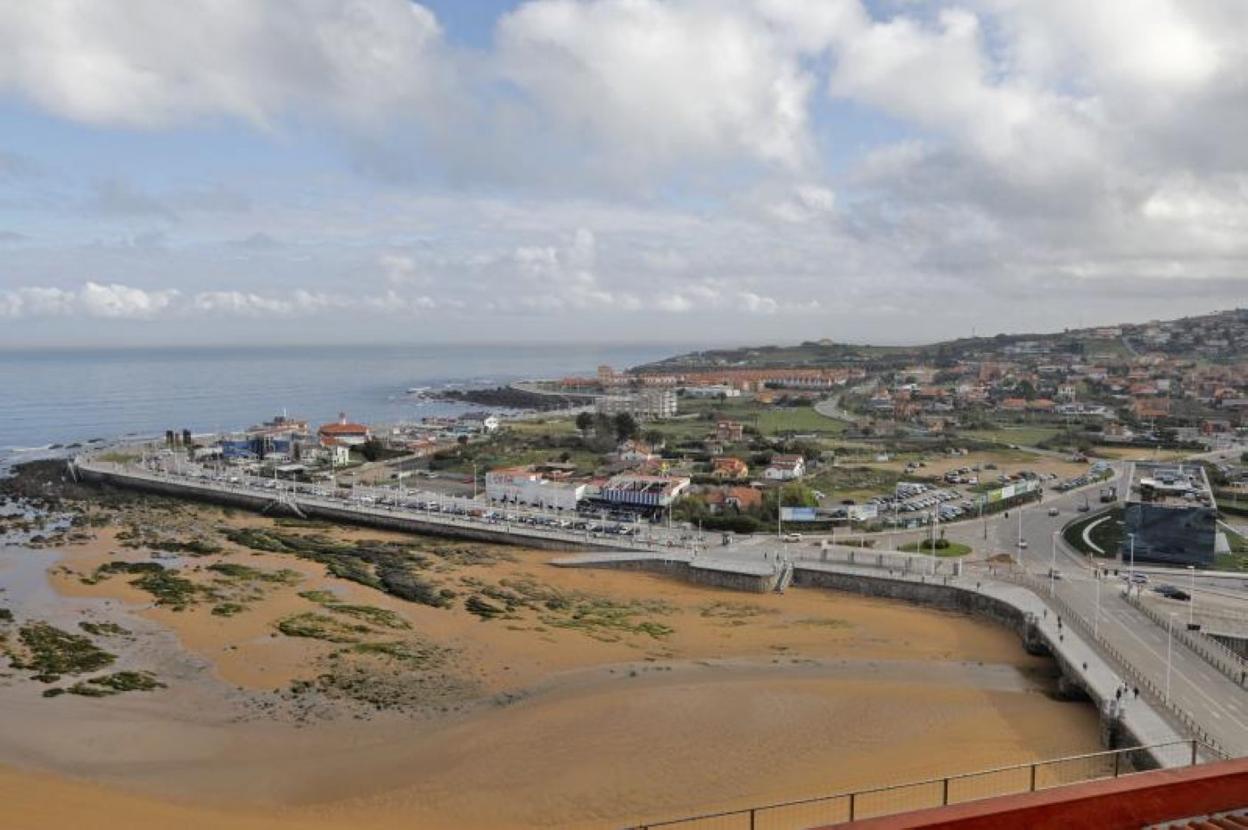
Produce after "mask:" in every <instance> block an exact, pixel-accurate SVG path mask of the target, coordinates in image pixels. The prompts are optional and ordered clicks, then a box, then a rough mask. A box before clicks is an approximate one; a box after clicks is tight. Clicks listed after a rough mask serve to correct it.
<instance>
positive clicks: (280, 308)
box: [191, 291, 294, 317]
mask: <svg viewBox="0 0 1248 830" xmlns="http://www.w3.org/2000/svg"><path fill="white" fill-rule="evenodd" d="M191 305H192V307H193V308H194V309H195V310H196V311H203V312H207V313H210V314H239V315H243V316H255V317H260V316H268V315H286V314H290V313H291V312H292V311H293V310H294V306H293V304H292V303H290V302H289V301H287V300H278V299H274V298H271V297H263V296H261V295H259V294H254V293H251V292H245V291H204V292H201V293H199V294H196V295H195V296H194V297H193V298H192V299H191Z"/></svg>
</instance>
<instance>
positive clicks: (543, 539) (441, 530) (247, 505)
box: [77, 465, 619, 552]
mask: <svg viewBox="0 0 1248 830" xmlns="http://www.w3.org/2000/svg"><path fill="white" fill-rule="evenodd" d="M77 475H78V477H79V478H80V479H82V480H83V481H87V482H91V483H95V484H101V485H110V486H115V487H122V488H125V489H128V490H138V491H141V492H146V493H152V494H154V495H160V496H168V497H171V498H177V499H188V500H192V501H200V502H205V503H208V504H218V505H221V506H223V507H235V508H240V509H243V510H249V511H252V512H254V513H269V514H273V513H278V514H285V515H291V514H292V513H293V511H292V510H291V508H290V507H287V506H281V505H279V503H278V502H277V501H276V500H275V499H273V498H267V497H265V496H262V495H259V494H256V493H250V492H244V491H236V490H220V489H217V488H212V487H206V486H197V485H195V484H193V483H189V482H179V481H164V480H160V479H153V478H150V477H147V476H137V475H130V474H127V473H124V472H117V471H111V470H105V469H99V468H95V467H88V466H85V465H79V466H78V467H77ZM299 514H300V515H302V516H306V517H307V518H309V519H325V520H327V521H331V522H341V523H344V524H353V525H359V526H362V527H373V528H377V529H379V530H391V531H397V532H399V533H414V534H420V535H424V536H440V537H443V538H449V539H465V540H468V541H474V542H488V543H490V544H499V545H518V546H520V547H526V548H536V549H539V550H550V551H561V552H581V551H592V550H599V551H618V550H619V548H618V547H617V546H614V545H611V544H603V543H600V542H596V541H594V540H591V539H587V540H579V539H578V540H576V541H571V540H564V539H556V538H550V537H548V536H542V535H539V534H537V533H523V532H517V531H518V529H514V528H513V529H511V530H508V529H503V528H498V529H495V528H491V527H483V526H481V525H478V524H469V523H467V522H454V521H449V520H446V519H441V520H439V519H429V520H426V519H422V518H419V516H416V515H412V514H396V513H390V512H387V511H382V510H370V509H364V508H357V507H348V506H346V505H344V506H341V507H339V506H335V505H328V504H324V503H321V502H319V501H305V500H302V499H301V500H300V501H299Z"/></svg>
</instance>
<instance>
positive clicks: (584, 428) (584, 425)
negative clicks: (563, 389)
mask: <svg viewBox="0 0 1248 830" xmlns="http://www.w3.org/2000/svg"><path fill="white" fill-rule="evenodd" d="M593 426H594V413H592V412H582V413H581V414H580V415H577V416H576V428H577V429H579V430H580V431H581V432H589V431H590V429H592V428H593Z"/></svg>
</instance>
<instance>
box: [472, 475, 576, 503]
mask: <svg viewBox="0 0 1248 830" xmlns="http://www.w3.org/2000/svg"><path fill="white" fill-rule="evenodd" d="M485 497H486V499H488V500H489V501H491V502H499V503H502V504H527V505H529V506H531V507H541V508H553V509H555V510H575V509H576V505H577V503H578V502H580V500H581V499H583V498H584V497H585V485H584V484H576V483H573V482H570V481H554V480H552V479H549V478H546V477H545V476H544V475H543V474H542V473H540V472H538V471H537V470H535V469H533V468H531V467H504V468H501V469H497V470H490V471H489V472H487V473H486V474H485Z"/></svg>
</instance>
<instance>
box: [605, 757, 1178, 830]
mask: <svg viewBox="0 0 1248 830" xmlns="http://www.w3.org/2000/svg"><path fill="white" fill-rule="evenodd" d="M1200 748H1201V742H1200V741H1198V740H1196V739H1192V740H1187V741H1171V742H1169V743H1164V744H1152V745H1149V746H1133V747H1124V748H1122V749H1111V750H1106V751H1104V752H1092V753H1088V754H1085V755H1071V756H1067V757H1064V758H1054V759H1051V760H1047V761H1035V762H1032V763H1026V764H1012V765H1010V766H1004V767H995V768H992V769H986V770H978V771H975V772H965V773H959V774H957V775H946V776H944V777H941V778H929V779H927V780H923V781H911V782H907V783H904V784H892V785H889V786H886V787H874V788H871V789H862V790H852V791H848V792H842V793H835V794H832V795H824V796H817V797H814V798H803V799H797V800H794V801H782V802H776V803H772V804H762V805H758V806H755V807H743V808H741V809H737V810H724V811H722V812H717V813H704V814H702V815H696V816H687V817H685V818H676V819H665V820H662V821H652V822H646V823H643V824H636V825H632V826H631V827H629V828H628V830H656V829H657V828H679V830H798V829H799V828H805V827H813V826H817V825H820V824H834V823H839V822H845V821H854V820H856V819H864V818H873V817H876V816H888V815H895V814H897V813H905V812H909V811H911V810H922V809H924V808H928V807H943V806H948V805H950V804H962V803H965V802H968V801H977V800H980V799H984V798H995V797H998V796H1004V795H1018V794H1020V793H1028V792H1035V791H1037V790H1045V789H1049V788H1052V787H1060V786H1064V785H1066V784H1076V783H1079V782H1082V781H1095V780H1099V779H1105V778H1117V777H1119V776H1120V775H1124V774H1129V773H1133V772H1138V771H1139V770H1136V769H1135V768H1134V767H1133V766H1132V763H1131V759H1132V757H1133V756H1134V755H1135V754H1137V753H1141V752H1146V753H1150V754H1153V755H1156V754H1157V753H1158V752H1160V751H1162V750H1166V749H1170V750H1173V751H1175V752H1176V753H1177V752H1182V753H1183V756H1182V757H1183V758H1184V759H1185V760H1188V761H1189V763H1190V764H1191V765H1195V764H1197V763H1198V759H1199V754H1200V753H1199V750H1200Z"/></svg>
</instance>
